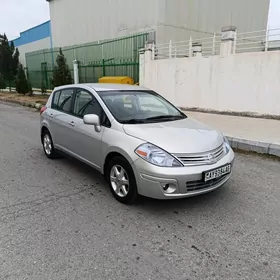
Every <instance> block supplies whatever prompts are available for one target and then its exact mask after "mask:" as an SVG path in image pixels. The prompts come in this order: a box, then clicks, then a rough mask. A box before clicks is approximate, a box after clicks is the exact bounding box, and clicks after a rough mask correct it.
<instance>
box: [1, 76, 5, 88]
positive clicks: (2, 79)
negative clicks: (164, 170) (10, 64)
mask: <svg viewBox="0 0 280 280" xmlns="http://www.w3.org/2000/svg"><path fill="white" fill-rule="evenodd" d="M4 88H6V83H5V80H4V78H3V76H2V75H1V73H0V89H4Z"/></svg>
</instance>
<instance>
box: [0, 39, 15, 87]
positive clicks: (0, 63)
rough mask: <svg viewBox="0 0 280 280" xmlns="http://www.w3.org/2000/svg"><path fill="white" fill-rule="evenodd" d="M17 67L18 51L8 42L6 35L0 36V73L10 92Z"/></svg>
mask: <svg viewBox="0 0 280 280" xmlns="http://www.w3.org/2000/svg"><path fill="white" fill-rule="evenodd" d="M18 66H19V51H18V49H17V48H15V46H14V43H13V42H11V43H10V42H9V40H8V38H7V36H6V34H4V35H1V34H0V73H1V74H2V76H3V79H4V80H5V82H7V83H8V86H9V88H10V90H11V83H12V81H14V79H15V77H16V75H17V70H18Z"/></svg>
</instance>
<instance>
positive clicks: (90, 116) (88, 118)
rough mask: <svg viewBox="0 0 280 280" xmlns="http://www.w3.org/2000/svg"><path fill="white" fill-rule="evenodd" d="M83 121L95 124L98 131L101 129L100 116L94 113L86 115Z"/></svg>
mask: <svg viewBox="0 0 280 280" xmlns="http://www.w3.org/2000/svg"><path fill="white" fill-rule="evenodd" d="M83 121H84V124H87V125H94V127H95V131H96V132H100V131H101V126H100V119H99V116H97V115H94V114H88V115H85V116H84V118H83Z"/></svg>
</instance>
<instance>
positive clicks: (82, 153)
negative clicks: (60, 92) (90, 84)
mask: <svg viewBox="0 0 280 280" xmlns="http://www.w3.org/2000/svg"><path fill="white" fill-rule="evenodd" d="M87 114H95V115H98V116H99V118H100V120H101V121H102V119H103V116H104V115H103V114H104V112H103V109H102V107H101V106H100V104H99V103H98V101H97V100H96V99H95V97H94V96H93V95H92V94H91V93H90V92H88V91H87V90H84V89H77V90H76V94H75V97H74V103H73V115H72V116H71V121H72V122H73V127H72V129H71V130H70V131H69V133H70V135H68V136H69V138H70V139H71V144H70V150H71V151H72V152H73V153H75V155H76V156H77V157H78V158H80V159H81V160H83V161H85V162H87V163H89V164H91V165H93V166H94V167H95V168H97V169H100V167H101V164H102V149H101V148H102V146H101V145H102V136H103V133H104V130H105V129H106V127H104V126H101V131H100V132H97V131H96V130H95V127H94V126H91V125H86V124H84V122H83V117H84V115H87Z"/></svg>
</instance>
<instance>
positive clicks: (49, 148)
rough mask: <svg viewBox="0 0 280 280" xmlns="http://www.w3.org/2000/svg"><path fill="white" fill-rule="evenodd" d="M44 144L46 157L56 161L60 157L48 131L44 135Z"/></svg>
mask: <svg viewBox="0 0 280 280" xmlns="http://www.w3.org/2000/svg"><path fill="white" fill-rule="evenodd" d="M42 144H43V150H44V152H45V155H46V156H47V157H48V158H50V159H55V158H57V157H58V152H57V150H56V149H55V148H54V145H53V141H52V136H51V134H50V132H49V131H48V130H47V129H46V130H44V131H43V133H42Z"/></svg>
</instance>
